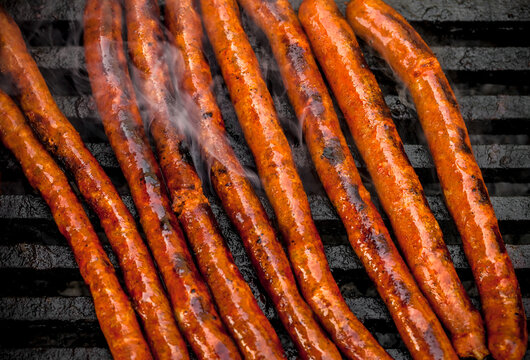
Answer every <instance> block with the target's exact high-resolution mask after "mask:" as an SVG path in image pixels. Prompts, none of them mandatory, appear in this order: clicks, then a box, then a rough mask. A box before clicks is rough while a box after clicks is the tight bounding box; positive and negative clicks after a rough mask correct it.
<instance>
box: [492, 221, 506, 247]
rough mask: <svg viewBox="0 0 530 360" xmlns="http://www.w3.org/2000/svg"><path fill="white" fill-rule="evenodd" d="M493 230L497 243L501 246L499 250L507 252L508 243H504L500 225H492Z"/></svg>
mask: <svg viewBox="0 0 530 360" xmlns="http://www.w3.org/2000/svg"><path fill="white" fill-rule="evenodd" d="M491 231H493V234H495V241H497V245H498V246H499V251H500V252H501V253H503V254H505V253H506V245H504V240H502V235H501V232H500V230H499V226H498V225H494V226H492V227H491Z"/></svg>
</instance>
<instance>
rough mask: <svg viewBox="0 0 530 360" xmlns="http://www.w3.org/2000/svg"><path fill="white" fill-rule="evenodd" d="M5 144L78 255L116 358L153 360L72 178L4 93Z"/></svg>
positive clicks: (0, 97)
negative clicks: (71, 181)
mask: <svg viewBox="0 0 530 360" xmlns="http://www.w3.org/2000/svg"><path fill="white" fill-rule="evenodd" d="M0 140H1V141H2V143H3V144H4V146H5V147H6V148H7V149H9V150H10V151H11V152H12V153H13V154H14V155H15V157H16V158H17V160H18V162H19V163H20V165H21V166H22V170H23V171H24V174H25V175H26V177H27V178H28V180H29V183H30V184H31V186H33V187H34V188H35V189H36V190H37V191H38V192H39V193H40V194H41V196H42V197H43V198H44V200H45V201H46V203H47V204H48V206H49V207H50V210H51V212H52V215H53V219H54V220H55V223H56V224H57V227H58V228H59V231H60V232H61V234H62V235H63V236H64V237H65V238H66V240H67V241H68V244H69V245H70V247H71V248H72V251H73V252H74V256H75V259H76V262H77V264H78V266H79V271H80V272H81V276H82V277H83V279H84V280H85V283H86V284H87V285H88V288H89V290H90V293H91V294H92V298H93V300H94V307H95V309H96V315H97V318H98V321H99V325H100V327H101V330H102V331H103V335H105V339H106V340H107V344H108V345H109V349H110V351H111V354H112V356H113V358H114V359H115V360H131V359H137V360H148V359H152V356H151V353H150V351H149V346H148V345H147V342H146V341H145V339H144V337H143V334H142V330H141V329H140V325H139V324H138V321H137V320H136V314H135V313H134V310H133V307H132V304H131V302H130V301H129V299H128V297H127V295H126V294H125V292H124V291H123V290H122V288H121V285H120V283H119V282H118V278H117V277H116V274H115V273H114V268H113V266H112V264H111V263H110V260H109V258H108V257H107V254H106V253H105V251H104V250H103V247H102V246H101V243H100V242H99V239H98V237H97V235H96V232H95V231H94V229H93V227H92V224H91V223H90V221H89V220H88V217H87V215H86V213H85V210H84V209H83V206H82V205H81V203H80V202H79V200H78V199H77V197H76V196H75V194H74V192H73V191H72V188H71V187H70V184H69V182H68V179H67V178H66V176H65V175H64V173H63V172H62V170H61V169H60V168H59V166H58V165H57V164H56V163H55V161H54V160H53V159H52V157H51V156H50V155H49V154H48V152H47V151H46V150H45V149H44V147H43V146H42V145H41V143H40V142H39V141H38V140H37V138H36V137H35V135H34V134H33V131H32V130H31V128H30V127H29V125H28V124H27V123H26V121H25V120H24V117H23V116H22V113H21V112H20V110H19V109H18V108H17V106H16V105H15V103H14V102H13V101H12V100H11V99H10V98H9V96H7V95H6V94H5V93H3V92H1V91H0Z"/></svg>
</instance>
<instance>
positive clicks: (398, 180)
mask: <svg viewBox="0 0 530 360" xmlns="http://www.w3.org/2000/svg"><path fill="white" fill-rule="evenodd" d="M299 17H300V21H301V22H302V25H303V26H304V29H305V30H306V33H307V34H308V37H309V39H310V41H311V46H312V48H313V51H314V53H315V55H316V57H317V59H318V60H319V62H320V65H321V66H322V69H323V70H324V73H325V74H326V77H327V80H328V82H329V84H330V86H331V88H332V90H333V92H334V93H335V96H336V98H337V101H338V103H339V106H340V108H341V110H342V112H343V113H344V116H345V118H346V122H347V123H348V126H349V128H350V130H351V133H352V135H353V139H354V140H355V144H356V145H357V149H359V152H360V153H361V156H362V158H363V160H364V162H365V164H366V166H367V168H368V171H369V173H370V175H371V178H372V180H373V182H374V184H375V187H376V190H377V193H378V195H379V199H380V201H381V204H382V205H383V208H384V210H385V211H386V213H387V214H388V216H389V219H390V221H391V223H392V226H393V228H394V233H395V234H396V237H397V239H398V241H399V244H400V247H401V250H402V251H403V254H404V256H405V259H406V260H407V263H408V265H409V267H410V269H411V270H412V273H413V274H414V276H415V278H416V280H417V282H418V285H419V286H420V288H421V289H422V291H423V294H425V296H426V297H427V299H428V300H429V302H430V304H431V306H432V307H433V310H434V311H435V312H436V314H437V315H438V318H439V319H440V320H441V321H442V323H443V324H444V325H445V327H446V329H448V331H449V332H450V334H451V338H452V343H453V345H454V347H455V349H456V351H457V353H458V354H459V356H461V357H471V356H473V357H475V358H478V359H482V358H484V357H485V356H486V355H487V354H488V350H487V348H486V339H485V332H484V326H483V324H482V319H481V317H480V314H479V312H478V311H477V310H476V309H475V308H474V306H473V304H472V303H471V301H470V299H469V297H468V296H467V294H466V292H465V290H464V287H463V286H462V283H461V282H460V280H459V279H458V275H457V273H456V270H455V268H454V266H453V263H452V261H451V258H450V256H449V251H448V250H447V246H446V245H445V242H444V240H443V234H442V231H441V229H440V226H439V225H438V222H437V221H436V219H435V218H434V215H433V213H432V211H431V209H430V208H429V205H428V203H427V200H426V198H425V194H424V192H423V188H422V186H421V183H420V181H419V179H418V176H417V175H416V173H415V172H414V169H413V168H412V166H411V164H410V162H409V160H408V158H407V155H406V154H405V152H404V150H403V143H402V142H401V139H400V137H399V134H398V132H397V129H396V126H395V125H394V122H393V121H392V118H391V116H390V110H389V109H388V107H387V106H386V104H385V101H384V98H383V95H382V93H381V90H380V89H379V86H378V85H377V81H376V79H375V77H374V75H373V74H372V72H371V71H370V70H369V68H368V66H367V64H366V62H365V60H364V57H363V54H362V52H361V49H360V47H359V44H358V43H357V40H356V39H355V35H354V33H353V30H352V29H351V27H350V26H349V25H348V23H347V22H346V19H345V18H344V17H343V16H342V15H341V13H340V11H339V9H338V7H337V6H336V5H335V3H334V2H333V1H327V0H305V1H304V2H303V3H302V5H301V6H300V11H299Z"/></svg>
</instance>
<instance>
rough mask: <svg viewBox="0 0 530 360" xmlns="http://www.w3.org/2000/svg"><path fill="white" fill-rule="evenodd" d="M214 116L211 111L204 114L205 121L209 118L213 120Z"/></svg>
mask: <svg viewBox="0 0 530 360" xmlns="http://www.w3.org/2000/svg"><path fill="white" fill-rule="evenodd" d="M212 116H213V113H212V112H211V111H209V112H205V113H202V118H203V119H208V118H211V117H212Z"/></svg>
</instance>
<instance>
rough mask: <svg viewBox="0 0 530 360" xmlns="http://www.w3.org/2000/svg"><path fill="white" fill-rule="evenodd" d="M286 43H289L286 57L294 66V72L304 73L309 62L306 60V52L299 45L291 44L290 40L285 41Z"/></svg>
mask: <svg viewBox="0 0 530 360" xmlns="http://www.w3.org/2000/svg"><path fill="white" fill-rule="evenodd" d="M283 42H284V43H287V42H289V43H288V44H287V50H286V55H287V58H289V61H290V62H291V64H292V66H293V70H294V71H296V72H302V71H304V70H305V68H306V67H307V60H306V59H305V54H306V52H305V50H304V48H303V47H301V46H300V45H298V44H297V43H291V42H290V41H289V40H288V39H283Z"/></svg>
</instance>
